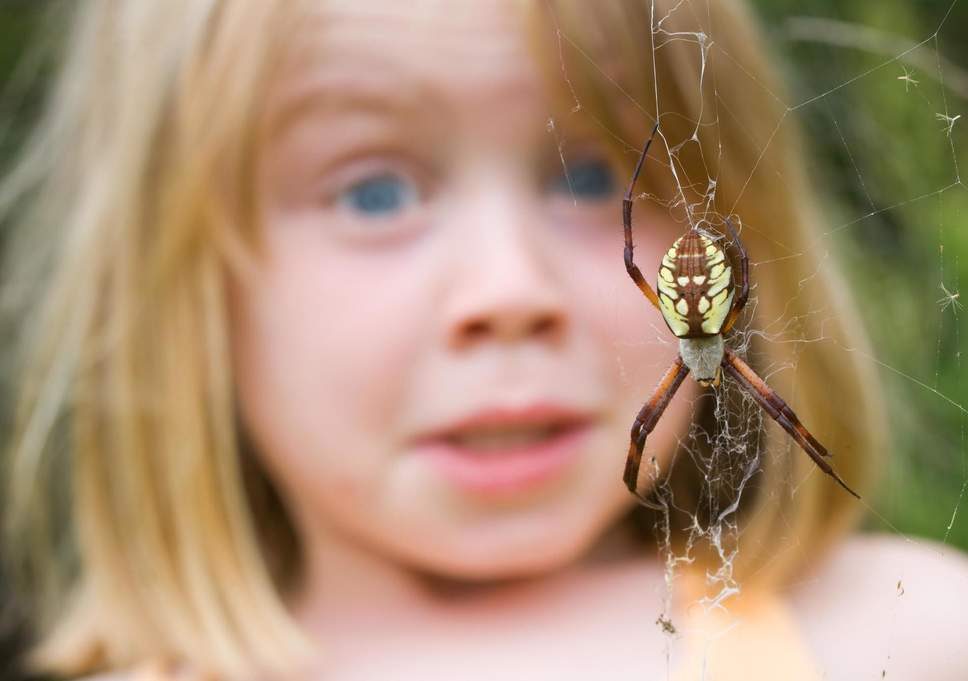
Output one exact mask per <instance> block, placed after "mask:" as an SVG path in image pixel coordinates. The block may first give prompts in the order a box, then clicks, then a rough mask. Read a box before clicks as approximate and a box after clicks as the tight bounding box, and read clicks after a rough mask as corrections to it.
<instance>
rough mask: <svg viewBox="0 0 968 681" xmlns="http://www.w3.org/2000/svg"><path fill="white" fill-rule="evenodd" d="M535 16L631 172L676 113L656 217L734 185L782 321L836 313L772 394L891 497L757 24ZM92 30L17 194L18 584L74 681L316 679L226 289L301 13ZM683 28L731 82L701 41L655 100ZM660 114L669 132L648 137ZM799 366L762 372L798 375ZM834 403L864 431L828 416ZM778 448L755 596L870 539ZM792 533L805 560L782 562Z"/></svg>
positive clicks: (760, 497)
mask: <svg viewBox="0 0 968 681" xmlns="http://www.w3.org/2000/svg"><path fill="white" fill-rule="evenodd" d="M527 4H528V6H529V7H531V6H532V5H533V6H534V10H533V11H532V16H533V17H534V18H535V20H536V21H535V27H536V31H537V35H538V36H539V37H538V41H539V42H542V43H546V44H544V45H543V47H544V48H545V49H543V50H541V51H540V52H541V54H542V55H543V56H544V57H547V59H548V62H547V66H548V68H549V74H552V77H554V78H556V79H558V80H559V81H562V88H561V92H562V93H564V96H566V97H577V98H578V99H579V100H580V101H581V105H582V107H583V108H584V112H583V113H581V114H579V115H589V116H591V117H592V118H593V119H594V120H595V121H596V122H597V123H598V124H600V125H602V126H603V130H607V131H610V132H611V133H612V134H616V133H617V139H618V140H619V143H620V145H621V146H622V147H623V148H626V149H628V148H631V147H634V146H636V145H638V144H639V143H640V142H641V140H642V139H644V137H645V135H646V134H647V131H648V129H649V128H650V126H651V119H650V114H652V113H655V103H656V102H658V106H659V111H658V113H659V114H660V118H661V121H662V135H663V137H664V139H665V140H667V141H669V143H670V145H676V144H679V143H680V142H682V143H685V144H684V145H683V146H681V147H680V148H679V150H678V151H677V153H676V155H675V157H674V158H675V159H676V162H675V170H676V173H677V176H678V182H677V183H675V187H672V185H671V184H670V182H669V176H670V174H669V173H668V172H666V173H665V174H664V175H663V177H664V179H662V177H660V175H662V174H661V173H660V172H657V169H656V168H650V169H649V171H648V172H649V173H650V174H651V175H652V179H651V180H649V182H650V183H652V187H651V188H650V189H649V192H650V193H654V194H656V195H658V194H661V193H662V192H663V191H665V195H666V196H667V200H668V201H669V203H670V206H671V207H672V208H673V209H674V210H676V211H679V213H680V218H681V219H683V220H687V219H692V218H691V217H687V216H686V215H685V213H684V212H683V210H684V207H685V206H693V207H695V206H700V205H703V202H704V201H706V199H705V197H706V196H707V194H706V189H707V187H708V180H709V178H710V177H714V178H716V181H717V183H718V185H717V190H716V193H715V197H716V201H715V205H713V206H708V207H709V208H710V212H711V213H718V214H721V215H722V214H727V213H729V212H732V213H733V214H735V215H738V216H741V218H742V224H743V225H744V232H743V236H744V241H745V242H746V244H747V247H748V249H749V251H750V252H751V254H752V257H753V260H754V262H755V263H759V264H761V265H763V266H762V267H757V268H755V269H754V273H755V275H758V277H757V279H756V281H758V282H759V283H760V286H759V288H757V289H756V295H757V297H758V301H757V306H756V310H755V318H756V320H758V321H759V320H775V319H793V320H797V321H799V320H802V319H805V318H806V313H807V311H814V310H817V309H823V310H824V314H823V315H822V316H823V318H824V320H825V326H824V328H823V329H822V334H823V338H825V339H828V340H829V341H830V342H823V343H816V344H811V345H810V346H809V351H804V352H801V353H800V354H799V356H798V359H797V362H798V366H799V367H800V369H801V370H800V371H799V372H797V376H796V378H797V384H796V390H795V391H793V390H790V389H789V388H790V386H789V385H785V382H784V381H782V380H776V377H771V382H773V383H775V384H776V387H777V388H778V389H779V390H780V392H781V393H782V394H785V395H787V396H788V397H792V396H794V395H796V397H797V399H796V400H795V402H794V406H795V407H796V409H797V411H798V413H799V414H800V416H801V417H802V419H803V421H804V422H805V423H806V424H808V426H809V427H811V429H812V430H813V431H814V432H815V433H816V434H817V436H818V438H819V439H820V440H821V441H823V442H825V443H826V444H827V445H828V447H829V449H830V450H831V451H832V452H835V453H836V454H837V458H836V465H837V468H838V471H839V472H840V473H841V475H842V476H843V477H844V478H845V479H847V480H848V481H849V482H850V483H851V484H852V485H854V486H855V487H856V488H858V489H859V490H861V491H862V492H863V491H864V490H866V489H868V488H869V484H870V481H871V471H872V470H874V468H875V464H876V457H877V456H878V455H879V454H880V451H881V442H880V440H879V437H880V435H879V434H880V433H881V431H882V420H881V416H880V405H879V404H878V403H877V402H876V400H873V399H871V398H870V397H869V395H870V394H871V392H872V391H871V389H870V386H871V385H873V377H872V376H871V372H870V371H869V368H867V367H865V365H863V364H862V363H859V362H858V359H857V358H858V355H857V354H852V353H847V352H844V351H843V350H842V349H839V348H838V347H837V346H836V344H835V342H834V341H836V340H837V339H840V340H842V341H843V342H844V343H847V340H846V339H851V340H850V341H849V343H847V344H849V345H850V346H851V347H863V343H862V340H861V339H862V334H861V333H860V330H859V329H858V328H856V322H855V321H854V320H855V315H853V314H851V312H850V310H851V308H850V306H849V304H848V301H847V300H846V297H845V294H844V287H843V285H842V284H841V282H840V281H839V280H838V279H837V276H836V272H835V271H833V269H832V267H831V266H830V264H829V262H828V263H825V266H824V267H822V268H821V267H820V266H819V265H820V262H819V259H818V257H817V253H816V250H815V249H811V248H810V246H811V244H810V237H811V235H813V234H816V233H817V230H816V227H817V225H818V224H819V220H818V217H817V216H816V215H815V214H814V209H815V206H814V203H813V199H812V196H811V193H810V191H809V187H808V185H807V182H806V179H805V177H804V173H803V170H802V167H801V160H800V151H799V148H798V144H797V140H796V135H795V133H794V131H793V130H792V129H791V128H792V126H791V125H790V124H789V123H790V121H787V122H786V124H784V125H782V126H780V125H778V121H783V120H784V119H785V118H786V117H787V113H788V112H787V111H786V110H785V108H784V107H783V105H782V104H779V103H778V101H777V99H776V97H777V95H776V93H777V92H779V88H778V86H777V85H776V82H775V79H774V77H773V76H772V74H771V69H769V68H768V66H767V64H766V60H765V56H764V55H763V53H762V51H761V49H760V47H759V45H760V44H761V43H762V39H761V38H760V37H759V36H758V35H756V33H755V31H754V24H753V21H752V19H751V18H750V17H749V16H746V14H745V13H744V11H743V10H742V8H740V7H738V6H737V5H736V4H735V3H733V2H725V1H724V2H716V3H706V2H703V3H698V4H701V5H702V8H698V7H692V5H691V4H690V3H689V2H688V0H686V1H685V2H683V3H679V4H678V5H677V4H675V3H673V2H671V0H664V1H662V2H657V3H656V7H655V8H653V7H652V5H651V3H650V2H648V0H636V1H633V0H629V1H626V2H621V1H619V0H616V1H615V2H611V3H600V6H596V9H595V12H594V13H591V14H590V13H589V12H588V9H587V5H586V4H585V3H583V2H581V1H580V0H556V1H553V2H551V3H550V4H548V5H545V4H544V3H527ZM539 5H540V7H539ZM79 7H83V9H78V10H77V14H76V16H75V17H74V20H73V24H74V30H73V32H72V37H71V42H70V45H69V46H68V49H67V54H66V58H65V60H64V67H63V70H62V73H61V76H60V79H59V80H58V82H57V84H56V87H55V89H54V91H53V95H52V100H51V102H50V106H49V108H48V113H47V116H46V118H45V119H44V121H43V122H42V123H41V124H40V125H39V126H38V128H37V130H36V133H35V135H34V137H33V139H32V141H31V143H30V144H29V145H28V147H27V149H26V151H25V154H24V157H23V159H22V162H21V163H20V165H19V166H18V168H17V169H16V171H15V172H14V173H13V174H11V176H10V177H8V178H7V179H6V182H5V184H4V189H3V192H2V193H0V216H3V217H6V218H7V219H11V220H12V219H14V218H16V222H17V227H18V229H17V231H16V233H15V235H14V236H15V241H14V243H13V245H12V247H11V250H10V253H11V255H10V257H9V258H8V260H9V263H10V265H9V266H8V267H15V268H16V274H14V275H12V276H11V277H10V279H9V280H8V281H7V282H4V286H5V289H6V291H5V298H4V310H5V312H6V313H7V314H6V315H5V317H6V320H7V321H10V320H14V321H15V322H16V323H17V324H18V325H19V328H20V329H21V333H22V335H21V338H22V342H21V343H20V346H19V352H18V354H17V355H16V356H15V357H16V360H15V366H16V367H18V375H17V376H16V385H17V391H18V394H17V398H18V402H17V405H18V406H17V412H16V421H15V429H14V434H13V438H12V444H11V447H10V449H9V460H8V461H7V466H6V470H5V473H6V477H7V480H6V482H7V485H8V486H7V490H8V491H7V495H8V496H9V499H8V510H9V512H8V513H6V514H4V515H5V517H6V519H7V522H6V525H5V528H4V529H5V538H6V544H7V550H8V551H9V552H10V556H11V557H12V560H11V562H10V564H11V567H12V568H13V572H14V577H15V578H17V579H19V582H18V583H19V584H22V585H24V589H25V593H30V594H33V595H34V597H35V598H36V599H37V603H38V608H37V609H36V612H37V613H38V622H37V623H38V626H39V630H40V632H41V643H40V645H39V646H38V648H37V649H36V651H35V654H34V660H35V661H36V663H37V665H38V666H39V667H41V668H43V669H46V670H51V671H57V672H60V673H64V674H69V675H72V674H80V673H85V672H88V671H91V670H95V669H98V668H103V667H113V666H121V665H128V664H132V663H134V662H137V661H139V660H145V659H151V658H161V659H182V660H188V661H191V662H192V663H194V664H197V665H199V666H200V667H202V668H206V669H210V670H213V671H215V672H217V673H220V674H224V675H226V676H245V675H246V672H247V671H251V669H252V668H253V667H254V668H258V669H267V670H285V669H290V668H292V667H293V665H294V663H293V660H299V659H302V657H301V656H303V655H308V654H309V645H308V642H307V641H305V640H304V639H303V637H302V634H301V633H300V631H299V629H298V628H297V626H296V625H295V623H294V622H292V620H291V618H290V616H289V614H288V612H287V608H286V602H285V601H286V595H287V592H288V590H289V589H291V588H292V587H293V585H294V583H295V580H296V578H297V575H298V566H299V554H298V550H299V547H298V542H295V541H294V535H293V531H292V527H291V525H290V524H289V523H288V521H287V519H286V516H285V514H284V511H283V510H282V504H281V502H280V500H279V499H278V498H276V497H275V496H274V492H273V488H272V485H271V484H270V483H269V481H268V479H267V477H266V476H265V475H264V474H263V473H262V472H261V470H260V469H258V467H256V466H254V464H253V463H252V457H251V456H249V455H246V454H245V452H244V449H245V442H244V438H242V437H241V436H240V433H239V429H238V425H237V418H236V413H235V409H234V402H233V400H234V395H233V390H232V376H231V373H230V362H229V343H228V323H227V319H226V309H225V290H224V282H225V274H226V271H227V269H228V268H230V267H233V266H237V267H244V266H246V264H245V263H247V262H249V260H248V257H249V256H250V255H252V254H254V253H256V252H257V250H258V245H257V225H256V224H255V222H256V221H255V216H256V215H257V213H258V211H257V208H256V206H254V205H253V204H252V199H251V198H249V197H250V196H251V194H252V192H251V191H250V188H251V186H252V173H253V168H254V166H255V163H256V160H257V155H258V151H259V149H258V142H259V139H260V135H259V130H260V125H261V118H262V116H261V114H262V111H263V108H262V102H261V96H262V94H263V93H264V92H265V91H266V90H267V87H268V81H269V79H270V78H271V77H272V75H273V73H274V70H275V69H277V68H278V65H279V63H280V61H281V59H282V57H283V54H284V50H285V45H284V44H283V43H284V40H285V37H286V36H287V35H288V34H289V33H290V32H291V30H293V27H294V24H293V23H292V22H293V21H294V19H295V18H296V14H297V12H296V11H294V9H293V7H294V4H293V3H286V2H281V1H280V2H260V3H234V2H222V1H219V0H172V1H171V2H166V3H163V4H162V3H141V2H110V1H108V0H100V1H98V0H92V2H89V3H85V4H83V5H79ZM546 8H550V11H551V14H550V15H549V14H546V13H545V12H547V11H548V9H546ZM700 9H701V11H700ZM653 11H654V12H655V17H653V16H652V13H653ZM662 17H664V19H663V20H662V25H661V27H662V31H664V32H668V34H669V35H672V34H675V33H677V32H693V33H698V32H699V31H703V32H704V35H706V36H709V38H710V39H711V40H714V41H715V43H716V45H717V46H718V50H717V51H716V52H710V53H708V54H709V55H710V56H712V57H715V58H711V59H710V60H709V62H708V63H706V64H703V63H702V61H701V60H702V54H703V52H702V51H701V50H698V49H697V48H696V43H694V42H690V41H680V40H672V39H670V40H668V41H667V42H665V44H663V45H662V46H661V48H660V49H656V50H655V54H656V62H655V65H654V67H655V71H654V73H655V76H653V61H652V55H653V47H655V46H654V45H653V38H652V26H653V25H654V23H653V22H654V21H656V20H657V19H659V18H662ZM697 17H700V18H699V19H697ZM554 26H557V27H558V28H559V29H560V31H561V34H560V39H559V35H558V34H557V33H555V32H554V31H553V30H552V27H554ZM700 27H701V28H700ZM657 35H662V34H657ZM697 40H701V39H699V38H698V37H697ZM561 41H564V42H561ZM562 73H564V78H563V77H562ZM701 74H702V80H701V79H700V75H701ZM655 83H658V87H659V92H658V93H656V92H655V91H654V88H653V85H654V84H655ZM633 100H634V101H637V102H638V103H640V104H641V105H642V108H641V109H640V110H638V109H635V108H634V107H633V111H632V115H629V111H628V107H627V104H628V103H629V102H631V101H633ZM616 102H618V103H620V104H621V106H615V105H614V104H615V103H616ZM714 105H715V106H718V107H719V111H720V113H719V115H718V118H717V120H716V123H717V125H716V126H714V127H712V128H711V129H710V130H707V129H705V127H704V126H706V125H707V123H708V122H709V121H710V120H711V119H710V118H709V116H708V113H709V111H711V110H714V109H713V108H712V107H713V106H714ZM727 112H728V113H727ZM696 131H698V136H697V138H696V140H695V141H692V142H690V141H689V140H691V139H692V135H693V133H694V132H696ZM719 149H722V150H723V151H722V153H720V151H719ZM632 158H633V157H632V156H630V160H631V159H632ZM658 170H659V171H661V170H662V169H661V168H659V169H658ZM667 170H668V166H667ZM777 177H780V178H783V184H780V185H777V184H775V183H776V178H777ZM663 183H664V184H663ZM663 186H664V187H665V189H664V190H663V189H661V187H663ZM673 190H674V191H673ZM676 196H678V197H679V199H678V200H676ZM707 204H708V202H707ZM793 254H795V255H796V257H792V258H791V257H790V256H791V255H793ZM779 259H784V263H783V266H782V268H780V267H777V266H767V265H766V263H771V262H776V261H778V260H779ZM616 266H621V265H620V257H619V254H616ZM767 269H768V270H769V274H766V273H765V270H767ZM806 279H808V280H809V285H808V286H806V287H801V286H800V282H801V281H803V280H806ZM767 281H768V282H769V284H768V285H766V283H765V282H767ZM630 285H631V284H630ZM643 304H645V302H644V301H643ZM807 335H809V333H808V330H804V329H800V330H799V331H798V333H797V336H807ZM790 345H793V344H790ZM779 346H780V344H767V345H766V347H765V348H764V350H763V352H764V354H765V355H768V356H769V357H770V359H771V361H773V362H783V361H786V360H784V358H783V356H782V353H781V352H780V349H779ZM784 347H787V346H784ZM754 363H755V362H754ZM832 386H835V387H836V390H837V396H838V398H839V400H840V401H841V402H842V403H844V404H850V405H851V410H850V414H849V415H847V414H844V413H841V412H840V411H833V410H831V409H830V408H829V402H828V400H829V394H830V391H831V387H832ZM874 392H876V391H874ZM709 416H710V415H709V414H707V415H706V417H707V418H708V417H709ZM776 445H777V447H776V449H777V453H776V454H775V455H771V456H766V457H764V458H763V460H762V462H761V466H762V470H763V473H762V479H761V480H760V481H759V483H758V486H757V489H755V490H752V491H748V492H747V494H746V497H745V499H744V508H743V518H744V521H743V522H744V525H743V541H744V549H743V551H742V552H741V553H740V554H739V556H738V557H737V560H736V563H735V565H734V569H735V574H736V575H737V578H738V579H743V578H746V577H749V578H751V579H752V578H753V577H755V578H756V579H759V580H762V581H764V582H768V583H771V584H782V583H783V582H784V581H785V580H788V579H789V578H790V577H791V576H792V575H793V574H794V573H795V572H796V571H797V570H798V569H800V568H802V567H803V566H804V564H805V558H804V557H805V556H810V557H814V556H816V555H818V554H819V552H820V551H821V550H822V549H823V548H824V547H825V546H827V545H829V544H830V543H831V542H832V541H834V540H835V539H836V538H837V537H839V536H840V535H841V534H842V533H843V532H844V531H845V530H846V529H847V528H848V527H849V526H850V525H851V523H852V520H853V519H854V517H855V516H856V514H857V509H858V507H857V505H856V504H854V503H853V502H852V499H851V498H850V497H849V496H847V495H846V494H844V493H843V491H842V490H841V489H839V488H838V487H837V486H836V485H834V484H831V481H830V480H829V479H828V478H826V477H825V476H823V475H821V474H818V473H815V472H813V469H812V466H813V464H812V463H811V462H810V460H809V459H808V458H807V457H806V456H805V455H804V454H803V453H802V452H800V451H799V450H797V449H795V448H790V447H789V446H788V444H787V443H785V442H782V441H779V440H778V441H777V443H776ZM690 475H691V474H690V473H689V466H688V465H683V466H677V467H676V470H675V471H674V472H673V477H672V480H671V481H670V483H669V484H670V485H672V486H673V487H674V488H676V489H679V490H681V491H680V492H678V494H681V495H686V494H690V493H692V494H696V493H698V482H697V481H696V480H693V479H690V478H689V476H690ZM791 480H793V481H795V482H796V483H797V485H798V486H797V490H796V494H795V495H793V494H791V493H790V492H789V486H790V482H791ZM734 492H735V490H734ZM751 492H752V493H751ZM677 498H681V497H677ZM697 503H698V502H697ZM256 507H258V508H260V509H263V508H264V509H265V512H263V511H262V510H260V511H259V512H256V511H255V510H254V508H256ZM789 534H795V536H796V542H788V543H786V544H785V545H781V543H779V542H778V540H777V538H778V537H779V536H781V535H789ZM794 544H795V545H794ZM702 561H707V562H708V563H709V564H710V565H712V564H713V563H712V561H714V558H713V557H711V556H707V557H705V558H703V557H700V562H701V564H703V563H702ZM65 604H69V608H68V613H67V615H66V616H65V615H64V607H65Z"/></svg>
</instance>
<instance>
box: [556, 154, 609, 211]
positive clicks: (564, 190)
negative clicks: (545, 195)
mask: <svg viewBox="0 0 968 681" xmlns="http://www.w3.org/2000/svg"><path fill="white" fill-rule="evenodd" d="M616 186H617V185H616V175H615V168H614V166H613V164H611V163H610V162H609V161H608V159H605V158H596V157H589V158H584V159H579V160H578V161H574V162H570V163H567V164H566V165H565V168H564V170H563V171H562V172H561V173H560V174H559V175H558V176H557V177H555V178H554V180H552V182H551V183H550V185H549V189H550V190H551V191H552V192H556V193H560V194H564V195H566V196H568V197H569V198H573V199H580V200H584V201H591V202H598V201H604V200H606V199H610V198H612V197H613V196H614V195H615V191H616Z"/></svg>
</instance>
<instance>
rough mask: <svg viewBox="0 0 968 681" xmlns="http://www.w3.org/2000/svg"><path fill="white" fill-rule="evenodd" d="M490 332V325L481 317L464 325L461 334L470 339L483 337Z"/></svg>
mask: <svg viewBox="0 0 968 681" xmlns="http://www.w3.org/2000/svg"><path fill="white" fill-rule="evenodd" d="M488 333H490V325H489V324H488V323H487V321H485V320H483V319H475V320H473V321H469V322H467V323H466V324H465V325H464V333H463V336H464V337H465V338H466V339H467V340H470V341H473V340H477V339H479V338H483V337H484V336H487V335H488Z"/></svg>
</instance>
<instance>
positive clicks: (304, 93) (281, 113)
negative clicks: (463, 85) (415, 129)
mask: <svg viewBox="0 0 968 681" xmlns="http://www.w3.org/2000/svg"><path fill="white" fill-rule="evenodd" d="M373 66H374V68H376V69H379V70H378V71H371V72H370V73H371V75H369V76H365V77H363V78H360V77H359V76H358V75H351V74H349V73H347V72H345V71H344V72H340V71H339V70H338V69H329V70H327V71H326V72H324V73H321V74H319V75H315V76H312V77H310V78H305V79H300V80H299V81H298V84H297V85H295V86H294V87H293V88H291V89H290V90H289V91H288V92H284V93H282V94H281V95H280V96H281V98H282V102H281V104H279V106H278V107H277V108H275V109H274V110H273V111H272V114H271V116H270V130H272V131H273V132H278V131H280V130H284V129H286V128H288V127H289V126H290V125H292V124H293V123H294V122H295V121H297V120H300V119H301V118H303V117H305V116H309V115H311V114H317V113H319V114H327V113H342V112H364V111H365V112H373V113H380V114H387V115H391V116H402V117H415V116H417V115H418V114H423V113H424V112H426V111H427V110H428V109H431V110H433V109H436V110H440V109H442V108H444V104H443V98H442V97H441V96H440V94H439V93H438V92H437V91H436V88H434V87H432V86H431V85H430V84H429V83H426V82H422V81H421V80H420V79H417V78H413V77H410V76H408V74H406V72H404V71H402V70H400V69H399V68H394V66H393V65H389V64H388V63H387V62H374V64H373ZM384 67H386V68H384ZM391 72H392V73H393V75H389V74H390V73H391ZM377 74H379V75H377ZM404 83H406V84H405V85H404Z"/></svg>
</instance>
